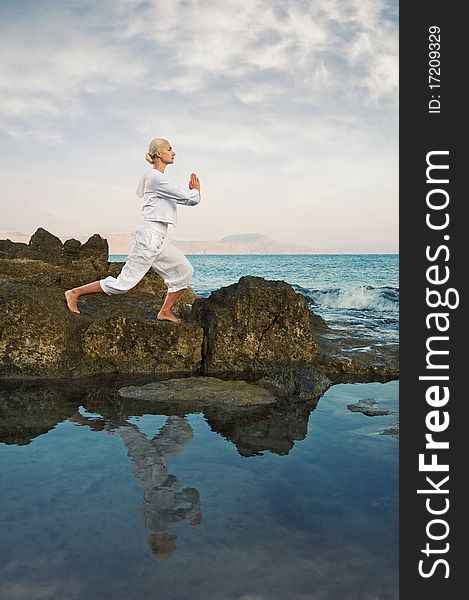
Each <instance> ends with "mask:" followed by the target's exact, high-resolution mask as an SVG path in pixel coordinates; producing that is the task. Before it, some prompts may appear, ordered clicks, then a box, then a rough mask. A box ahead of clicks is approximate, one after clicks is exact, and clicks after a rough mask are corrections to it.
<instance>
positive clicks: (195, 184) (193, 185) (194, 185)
mask: <svg viewBox="0 0 469 600" xmlns="http://www.w3.org/2000/svg"><path fill="white" fill-rule="evenodd" d="M189 189H190V190H193V189H196V190H199V192H200V181H199V178H198V177H197V175H196V174H195V173H191V177H190V179H189Z"/></svg>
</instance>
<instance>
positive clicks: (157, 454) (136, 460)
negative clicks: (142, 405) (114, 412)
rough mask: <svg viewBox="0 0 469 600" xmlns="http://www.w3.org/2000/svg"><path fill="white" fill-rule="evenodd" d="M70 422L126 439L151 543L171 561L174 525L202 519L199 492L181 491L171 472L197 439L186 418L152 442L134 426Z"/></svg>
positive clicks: (172, 421) (173, 420)
mask: <svg viewBox="0 0 469 600" xmlns="http://www.w3.org/2000/svg"><path fill="white" fill-rule="evenodd" d="M68 420H69V421H71V422H72V423H76V424H77V425H87V426H89V427H90V429H91V430H93V431H103V430H106V431H108V432H109V433H112V434H114V435H118V436H119V437H120V438H121V439H122V440H123V442H124V444H125V447H126V448H127V454H128V456H129V458H130V460H131V462H132V473H133V475H134V476H135V478H136V479H137V481H138V482H139V483H140V484H141V485H142V487H143V489H144V493H143V521H144V523H145V527H146V529H147V530H148V531H149V533H150V537H149V539H148V544H149V546H150V549H151V551H152V554H153V555H154V556H155V557H156V558H159V559H163V560H164V559H167V558H169V557H170V556H171V555H172V554H173V553H174V552H175V550H176V538H177V536H176V534H175V533H173V532H172V531H170V527H171V525H173V524H175V523H180V522H186V523H189V524H190V525H192V526H194V527H195V526H197V525H199V523H200V522H201V520H202V513H201V510H200V495H199V492H198V491H197V489H196V488H193V487H185V488H183V489H182V490H179V481H178V479H177V477H176V476H175V475H171V474H169V472H168V463H169V462H170V461H171V460H173V459H174V458H176V456H177V455H178V454H180V453H181V452H182V451H183V450H184V448H185V447H186V446H187V445H188V444H190V443H191V442H192V440H193V439H194V434H193V432H192V428H191V426H190V425H189V423H188V422H187V421H186V419H185V418H184V417H178V416H172V417H168V419H167V420H166V423H165V424H164V425H163V427H162V428H161V429H160V431H159V432H158V434H157V435H155V436H153V437H152V438H151V439H149V438H148V437H147V436H146V435H145V434H144V433H143V432H142V431H140V430H139V428H138V427H137V425H135V424H132V423H125V424H122V425H115V424H114V423H113V422H112V421H106V420H105V419H102V418H90V417H87V416H84V415H82V414H81V413H80V412H77V413H75V414H74V415H72V416H71V417H69V419H68Z"/></svg>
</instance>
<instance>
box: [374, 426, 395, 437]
mask: <svg viewBox="0 0 469 600" xmlns="http://www.w3.org/2000/svg"><path fill="white" fill-rule="evenodd" d="M379 433H380V435H390V436H391V437H399V423H396V424H395V425H392V426H391V427H387V428H386V429H383V430H381V431H380V432H379Z"/></svg>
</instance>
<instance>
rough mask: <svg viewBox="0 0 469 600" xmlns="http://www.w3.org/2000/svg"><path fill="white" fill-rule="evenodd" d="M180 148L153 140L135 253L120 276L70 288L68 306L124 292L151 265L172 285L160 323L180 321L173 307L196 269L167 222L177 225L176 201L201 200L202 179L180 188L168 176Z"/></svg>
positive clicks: (141, 185)
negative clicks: (89, 296) (85, 297)
mask: <svg viewBox="0 0 469 600" xmlns="http://www.w3.org/2000/svg"><path fill="white" fill-rule="evenodd" d="M175 156H176V155H175V152H174V151H173V149H172V148H171V145H170V143H169V142H168V141H167V140H165V139H163V138H155V139H154V140H152V141H151V142H150V143H149V145H148V149H147V153H146V154H145V160H146V161H148V162H149V163H150V164H151V165H152V166H153V169H152V170H151V171H149V172H148V173H146V174H145V175H144V176H143V177H142V179H141V180H140V182H139V184H138V188H137V196H138V197H139V198H142V199H143V208H142V217H143V220H142V222H141V223H140V225H139V226H138V227H137V229H136V231H134V233H133V234H132V236H131V243H130V252H129V256H128V257H127V260H126V262H125V265H124V266H123V267H122V270H121V272H120V274H119V276H118V277H117V278H116V277H106V279H101V280H100V281H94V282H93V283H88V284H86V285H82V286H81V287H77V288H73V289H71V290H67V291H66V292H65V299H66V301H67V306H68V308H69V309H70V310H71V311H72V312H74V313H77V314H79V313H80V311H79V310H78V298H80V296H83V295H84V294H95V293H98V292H104V293H106V294H108V295H111V294H123V293H124V292H127V291H128V290H130V289H131V288H133V287H134V286H136V285H137V283H138V282H139V281H140V280H141V279H142V278H143V276H144V275H145V273H147V271H148V270H149V269H150V268H152V269H154V270H155V271H156V272H157V273H158V275H160V276H161V277H162V278H163V279H164V282H165V283H166V285H167V287H168V292H167V294H166V298H165V300H164V303H163V306H162V307H161V310H160V311H159V313H158V315H157V319H158V320H160V321H173V322H174V323H179V322H180V321H181V319H178V318H177V317H176V315H175V314H174V313H173V311H172V308H173V306H174V304H175V302H176V300H177V299H178V298H179V296H180V295H181V294H182V292H183V290H184V289H185V288H187V286H188V284H189V282H190V280H191V278H192V274H193V272H194V269H193V267H192V265H191V264H190V262H189V261H188V260H187V258H186V257H185V256H184V254H183V253H182V252H181V251H180V250H179V249H178V248H176V246H174V245H173V244H171V242H170V241H169V240H168V226H169V225H170V224H171V225H173V226H176V223H177V205H178V204H185V205H186V206H194V205H195V204H198V203H199V202H200V182H199V178H198V177H197V175H196V174H195V173H192V174H191V176H190V180H189V187H188V188H178V187H177V186H175V185H173V184H171V183H170V182H169V181H168V180H167V179H166V178H165V177H164V171H165V169H166V167H167V165H171V164H173V162H174V157H175Z"/></svg>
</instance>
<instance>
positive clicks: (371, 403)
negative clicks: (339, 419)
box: [347, 398, 392, 417]
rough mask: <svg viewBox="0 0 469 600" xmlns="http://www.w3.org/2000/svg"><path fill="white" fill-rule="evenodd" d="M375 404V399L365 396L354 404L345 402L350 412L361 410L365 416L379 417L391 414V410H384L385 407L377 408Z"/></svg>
mask: <svg viewBox="0 0 469 600" xmlns="http://www.w3.org/2000/svg"><path fill="white" fill-rule="evenodd" d="M376 404H377V402H376V400H372V399H371V398H366V399H363V400H359V401H358V402H357V403H355V404H347V408H348V409H349V410H350V411H352V412H361V413H363V414H364V415H366V416H367V417H381V416H385V415H391V414H392V412H391V411H389V410H386V409H385V408H379V407H378V406H375V405H376Z"/></svg>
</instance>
